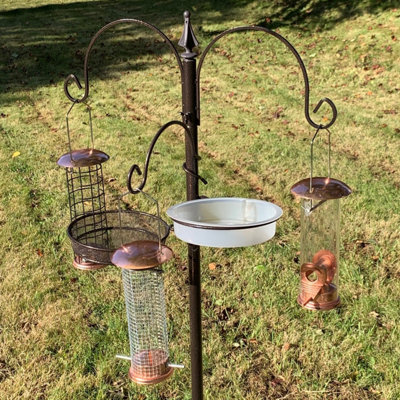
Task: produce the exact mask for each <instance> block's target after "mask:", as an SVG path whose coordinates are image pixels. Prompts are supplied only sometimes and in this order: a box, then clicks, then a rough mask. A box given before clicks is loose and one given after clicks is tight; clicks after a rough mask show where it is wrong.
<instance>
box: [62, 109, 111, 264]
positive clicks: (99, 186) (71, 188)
mask: <svg viewBox="0 0 400 400" xmlns="http://www.w3.org/2000/svg"><path fill="white" fill-rule="evenodd" d="M74 105H75V102H74V103H73V104H72V106H71V108H70V109H69V110H68V112H67V115H66V125H67V134H68V146H69V152H68V153H66V154H64V155H62V156H61V157H60V158H59V159H58V161H57V164H58V165H59V166H61V167H63V168H65V171H66V178H67V179H66V180H67V188H68V201H69V210H70V218H71V222H73V221H75V220H76V219H78V218H81V217H84V216H86V218H85V226H84V230H85V232H88V231H90V232H91V234H90V235H85V244H99V243H102V244H103V243H105V242H106V241H107V240H108V238H107V229H106V228H107V219H106V213H105V211H106V201H105V192H104V179H103V169H102V164H103V163H104V162H106V161H107V160H108V159H109V156H108V155H107V154H105V153H103V152H102V151H100V150H96V149H95V148H94V144H93V127H92V115H91V110H90V107H89V106H88V105H87V104H85V105H86V107H87V109H88V112H89V126H90V140H91V148H85V149H79V150H72V148H71V137H70V130H69V122H68V117H69V113H70V112H71V110H72V108H73V107H74ZM73 265H74V267H75V268H78V269H83V270H93V269H98V268H102V267H104V266H106V265H107V264H101V263H96V262H93V261H90V260H87V259H85V258H84V257H81V256H80V255H79V254H77V253H76V252H75V253H74V262H73Z"/></svg>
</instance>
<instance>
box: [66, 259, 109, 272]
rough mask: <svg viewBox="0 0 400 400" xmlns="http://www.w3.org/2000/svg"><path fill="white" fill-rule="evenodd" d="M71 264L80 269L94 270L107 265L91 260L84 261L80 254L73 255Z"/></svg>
mask: <svg viewBox="0 0 400 400" xmlns="http://www.w3.org/2000/svg"><path fill="white" fill-rule="evenodd" d="M73 265H74V267H75V268H76V269H80V270H82V271H94V270H96V269H100V268H104V267H107V264H99V263H95V262H92V261H85V260H84V259H83V258H82V257H80V256H75V257H74V261H73Z"/></svg>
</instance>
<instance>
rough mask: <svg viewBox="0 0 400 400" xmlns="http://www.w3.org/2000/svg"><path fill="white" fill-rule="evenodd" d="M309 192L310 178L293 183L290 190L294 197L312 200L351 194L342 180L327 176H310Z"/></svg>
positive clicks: (337, 197)
mask: <svg viewBox="0 0 400 400" xmlns="http://www.w3.org/2000/svg"><path fill="white" fill-rule="evenodd" d="M311 187H312V190H311V192H310V178H306V179H303V180H301V181H299V182H297V183H295V184H294V185H293V186H292V188H291V189H290V191H291V192H292V194H293V195H294V196H296V197H301V198H304V199H312V200H332V199H340V198H341V197H346V196H348V195H349V194H351V189H350V188H349V187H348V186H347V185H346V184H345V183H344V182H342V181H339V180H338V179H333V178H327V177H315V178H312V184H311Z"/></svg>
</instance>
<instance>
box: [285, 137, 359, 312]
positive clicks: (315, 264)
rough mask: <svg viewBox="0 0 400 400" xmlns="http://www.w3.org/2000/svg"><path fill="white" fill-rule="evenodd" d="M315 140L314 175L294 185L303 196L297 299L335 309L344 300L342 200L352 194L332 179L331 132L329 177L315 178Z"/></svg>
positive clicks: (315, 306) (294, 190) (317, 307)
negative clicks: (341, 284)
mask: <svg viewBox="0 0 400 400" xmlns="http://www.w3.org/2000/svg"><path fill="white" fill-rule="evenodd" d="M318 131H319V130H317V131H316V133H315V135H314V137H313V139H312V141H311V157H310V158H311V160H310V162H311V168H310V177H309V178H306V179H303V180H301V181H299V182H297V183H296V184H294V185H293V186H292V188H291V192H292V194H293V195H294V196H296V197H298V198H300V199H301V236H300V237H301V239H300V243H301V244H300V265H301V268H300V293H299V296H298V298H297V302H298V303H299V304H300V305H301V306H302V307H304V308H308V309H310V310H331V309H333V308H335V307H337V306H338V305H339V303H340V297H339V294H338V283H339V245H340V199H341V198H342V197H346V196H348V195H349V194H350V193H351V189H350V188H349V187H348V186H347V185H346V184H345V183H344V182H342V181H339V180H337V179H333V178H331V157H330V154H331V152H330V146H331V140H330V139H331V134H330V131H329V130H327V131H328V176H325V177H313V163H314V154H313V148H314V140H315V138H316V137H317V135H318Z"/></svg>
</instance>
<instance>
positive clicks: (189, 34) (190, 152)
mask: <svg viewBox="0 0 400 400" xmlns="http://www.w3.org/2000/svg"><path fill="white" fill-rule="evenodd" d="M183 16H184V30H183V34H182V37H181V39H180V41H179V45H180V46H181V47H183V48H185V52H184V53H183V54H182V60H183V74H182V107H183V108H182V112H183V121H184V123H186V124H187V125H188V127H189V130H190V133H191V136H192V139H193V146H190V144H189V143H188V142H187V140H188V139H186V165H187V167H188V169H189V170H190V171H193V172H194V173H195V174H198V166H197V148H198V139H197V125H198V121H197V117H196V115H197V114H196V108H197V107H196V56H197V54H196V53H193V52H192V50H193V47H196V46H197V45H198V42H197V40H196V37H195V36H194V33H193V30H192V27H191V25H190V13H189V12H188V11H185V12H184V14H183ZM186 197H187V200H195V199H198V198H199V185H198V178H197V177H195V176H193V175H190V174H187V175H186ZM188 263H189V298H190V352H191V372H192V400H202V399H203V359H202V335H201V275H200V247H199V246H195V245H192V244H189V245H188Z"/></svg>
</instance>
